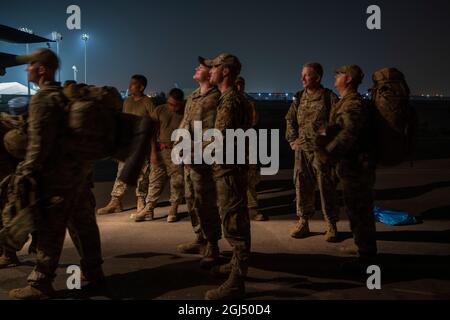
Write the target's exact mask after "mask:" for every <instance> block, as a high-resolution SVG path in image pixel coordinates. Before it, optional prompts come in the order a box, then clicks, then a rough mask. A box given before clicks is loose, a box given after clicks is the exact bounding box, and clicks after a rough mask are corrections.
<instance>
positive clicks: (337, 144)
mask: <svg viewBox="0 0 450 320" xmlns="http://www.w3.org/2000/svg"><path fill="white" fill-rule="evenodd" d="M368 126H369V110H368V105H367V104H365V103H364V101H363V99H362V97H361V96H360V95H359V94H358V93H357V92H356V91H352V92H350V93H348V94H347V95H346V96H345V97H343V98H342V99H341V100H340V101H339V102H338V103H337V104H336V105H335V106H334V107H333V109H332V111H331V114H330V122H329V125H328V128H327V140H328V143H327V144H326V146H325V149H326V152H327V154H328V155H329V156H330V157H331V158H334V159H340V158H343V157H348V156H351V155H356V154H358V153H359V152H360V151H361V150H362V149H363V147H364V146H362V145H361V144H362V143H363V140H364V139H363V137H364V136H365V135H366V134H367V132H366V131H367V130H366V129H367V128H368Z"/></svg>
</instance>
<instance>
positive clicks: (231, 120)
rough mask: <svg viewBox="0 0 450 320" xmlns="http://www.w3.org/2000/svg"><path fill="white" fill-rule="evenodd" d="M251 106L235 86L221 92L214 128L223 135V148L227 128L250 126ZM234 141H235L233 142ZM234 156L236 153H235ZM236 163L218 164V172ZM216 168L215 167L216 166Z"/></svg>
mask: <svg viewBox="0 0 450 320" xmlns="http://www.w3.org/2000/svg"><path fill="white" fill-rule="evenodd" d="M250 111H251V107H250V106H249V102H248V100H247V99H246V98H245V97H244V96H243V95H242V94H240V93H238V92H237V91H236V89H235V88H233V87H230V88H228V89H227V90H226V91H225V92H223V93H222V95H221V96H220V99H219V106H218V108H217V117H216V123H215V129H217V130H219V131H220V132H221V133H222V135H223V137H224V148H225V146H226V145H227V141H226V130H227V129H234V130H237V129H243V130H244V131H245V130H247V129H249V128H250V127H251V119H250V118H251V114H250ZM233 143H235V141H234V142H233ZM225 151H226V150H224V161H225V160H226V154H225V153H226V152H225ZM235 156H236V153H235ZM238 167H239V166H237V165H226V164H224V165H220V166H218V169H219V171H220V172H221V173H220V174H223V173H227V172H230V171H233V170H234V169H237V168H238ZM216 169H217V168H216Z"/></svg>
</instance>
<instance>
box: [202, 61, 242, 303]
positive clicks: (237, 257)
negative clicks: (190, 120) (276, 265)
mask: <svg viewBox="0 0 450 320" xmlns="http://www.w3.org/2000/svg"><path fill="white" fill-rule="evenodd" d="M210 64H211V65H212V68H211V71H210V74H211V79H210V82H211V84H213V85H217V86H218V89H219V90H220V92H221V96H220V99H219V105H218V107H217V117H216V122H215V129H217V130H219V131H220V132H221V133H222V135H223V136H224V138H225V134H226V130H227V129H234V130H237V129H243V130H247V129H249V128H250V121H249V118H250V115H249V106H248V102H247V100H246V99H245V97H243V96H242V95H241V94H240V93H238V92H237V91H236V87H235V81H236V78H237V77H238V75H239V73H240V71H241V63H240V62H239V59H238V58H237V57H235V56H233V55H230V54H221V55H219V56H218V57H217V58H215V59H214V60H212V61H211V63H210ZM224 140H226V138H225V139H224ZM228 143H233V142H228ZM226 144H227V141H224V146H225V145H226ZM213 170H214V176H215V179H216V191H217V199H218V205H219V213H220V216H221V219H222V229H223V233H224V236H225V238H226V239H227V241H228V242H229V243H230V245H231V246H232V248H233V257H232V259H231V262H230V263H229V264H227V265H224V266H219V267H216V268H215V269H213V270H214V271H213V272H214V273H224V274H228V280H227V281H226V282H225V283H224V284H222V285H221V286H220V287H219V288H217V289H213V290H209V291H208V292H207V293H206V296H205V298H206V299H207V300H222V299H238V298H242V297H244V295H245V284H244V279H245V277H246V275H247V270H248V260H249V257H250V245H251V237H250V217H249V213H248V208H247V174H248V173H247V170H248V169H247V166H246V165H237V164H214V165H213Z"/></svg>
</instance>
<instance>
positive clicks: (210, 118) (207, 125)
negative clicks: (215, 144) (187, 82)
mask: <svg viewBox="0 0 450 320" xmlns="http://www.w3.org/2000/svg"><path fill="white" fill-rule="evenodd" d="M219 98H220V92H219V90H217V88H216V87H211V88H209V89H208V90H207V91H206V92H205V93H204V94H201V93H200V88H198V89H197V90H195V91H194V92H193V93H192V94H191V95H190V96H189V97H188V99H187V102H186V108H185V110H184V118H183V120H182V121H181V124H180V128H182V129H186V130H188V131H189V132H190V133H191V135H192V134H193V133H194V121H201V122H202V127H203V130H208V129H212V128H214V123H215V121H216V115H217V105H218V103H219Z"/></svg>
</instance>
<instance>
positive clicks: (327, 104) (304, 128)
mask: <svg viewBox="0 0 450 320" xmlns="http://www.w3.org/2000/svg"><path fill="white" fill-rule="evenodd" d="M338 100H339V99H338V97H337V96H336V95H335V94H334V93H333V92H332V91H331V90H329V89H325V88H321V89H320V90H319V91H318V92H317V93H316V94H314V95H312V96H311V95H308V94H307V92H306V91H302V92H300V93H298V94H297V99H296V100H295V101H294V102H293V103H292V105H291V107H290V109H289V111H288V113H287V115H286V140H287V141H288V142H289V143H294V142H295V143H297V144H299V145H300V148H301V149H302V150H304V151H308V152H312V151H314V150H315V148H316V145H315V141H316V137H317V132H318V131H319V130H320V129H322V128H323V129H325V128H326V127H327V124H328V119H329V115H330V110H331V108H332V106H333V105H334V104H335V103H337V101H338Z"/></svg>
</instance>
